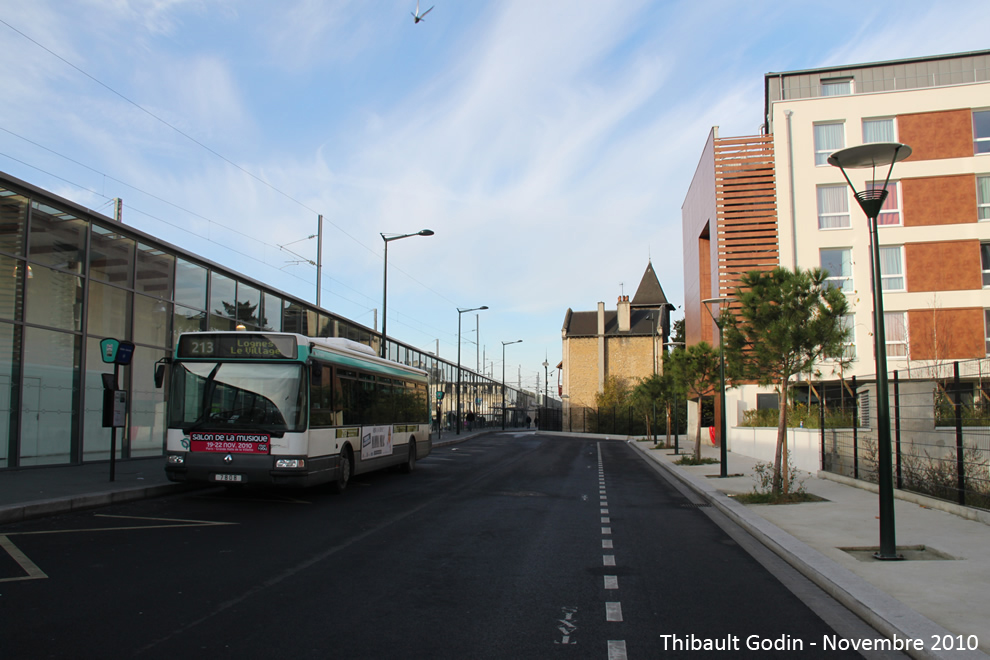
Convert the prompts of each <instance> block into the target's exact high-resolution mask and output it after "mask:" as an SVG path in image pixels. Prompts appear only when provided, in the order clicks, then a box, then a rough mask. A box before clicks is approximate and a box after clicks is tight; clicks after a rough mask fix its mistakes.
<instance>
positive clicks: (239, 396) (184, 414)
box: [169, 361, 306, 434]
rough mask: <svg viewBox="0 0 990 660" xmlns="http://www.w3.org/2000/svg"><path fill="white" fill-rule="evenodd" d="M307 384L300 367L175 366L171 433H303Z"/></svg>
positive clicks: (220, 363)
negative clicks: (176, 431)
mask: <svg viewBox="0 0 990 660" xmlns="http://www.w3.org/2000/svg"><path fill="white" fill-rule="evenodd" d="M304 381H305V379H304V372H303V365H301V364H298V363H295V364H288V363H259V362H250V363H246V362H198V361H197V362H176V363H175V364H174V367H173V371H172V392H171V400H170V402H169V403H170V405H169V411H170V413H169V427H171V428H180V429H183V430H185V431H196V430H200V429H204V430H235V429H237V430H240V429H245V430H248V429H249V430H259V431H260V430H263V431H267V432H269V433H274V434H281V433H284V432H285V431H303V430H305V428H306V406H305V405H304V404H305V398H304V397H305V393H306V390H305V388H304V387H303V386H302V385H303V383H304Z"/></svg>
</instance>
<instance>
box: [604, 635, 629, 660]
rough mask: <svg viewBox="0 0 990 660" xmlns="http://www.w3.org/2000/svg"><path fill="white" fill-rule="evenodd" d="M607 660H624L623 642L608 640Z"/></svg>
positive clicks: (624, 643) (624, 648) (624, 649)
mask: <svg viewBox="0 0 990 660" xmlns="http://www.w3.org/2000/svg"><path fill="white" fill-rule="evenodd" d="M608 660H626V642H625V640H621V639H620V640H611V639H610V640H608Z"/></svg>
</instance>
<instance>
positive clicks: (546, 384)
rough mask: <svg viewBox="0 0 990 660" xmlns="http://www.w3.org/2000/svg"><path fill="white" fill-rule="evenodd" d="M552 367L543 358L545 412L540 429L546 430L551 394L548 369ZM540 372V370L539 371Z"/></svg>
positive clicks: (541, 417) (541, 416)
mask: <svg viewBox="0 0 990 660" xmlns="http://www.w3.org/2000/svg"><path fill="white" fill-rule="evenodd" d="M549 367H550V363H549V362H547V361H546V360H543V414H541V415H540V430H541V431H542V430H544V429H545V428H546V427H547V411H548V410H549V408H548V407H547V397H548V396H549V394H550V372H549V371H547V369H548V368H549ZM537 373H539V372H537Z"/></svg>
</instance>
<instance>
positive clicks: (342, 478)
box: [330, 445, 354, 493]
mask: <svg viewBox="0 0 990 660" xmlns="http://www.w3.org/2000/svg"><path fill="white" fill-rule="evenodd" d="M353 470H354V463H353V459H352V458H351V448H350V446H349V445H346V446H345V447H344V449H343V450H342V451H341V452H340V472H339V473H338V474H337V479H336V481H334V482H332V483H331V484H330V486H331V489H332V490H333V492H335V493H343V492H344V489H346V488H347V484H348V482H350V480H351V472H352V471H353Z"/></svg>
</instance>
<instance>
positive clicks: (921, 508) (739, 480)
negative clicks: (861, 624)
mask: <svg viewBox="0 0 990 660" xmlns="http://www.w3.org/2000/svg"><path fill="white" fill-rule="evenodd" d="M629 444H631V445H633V446H635V447H636V448H637V449H638V450H640V451H641V452H643V453H644V454H645V455H646V456H647V457H648V458H650V459H652V460H653V461H655V462H656V463H657V464H658V465H659V466H660V467H661V468H662V469H665V470H666V471H667V472H668V473H670V474H671V475H673V476H674V477H675V478H677V479H679V480H680V481H681V482H682V483H684V484H685V485H687V486H688V487H689V488H691V489H692V490H693V491H694V492H695V493H697V494H698V495H700V496H701V497H703V498H704V499H706V500H707V501H708V502H710V503H711V504H712V505H713V506H714V507H716V508H717V509H719V510H720V511H721V512H723V513H725V514H726V515H727V516H729V518H731V519H732V520H733V521H735V522H737V523H738V524H740V525H742V526H743V527H744V528H745V529H746V530H747V531H749V532H750V533H751V534H752V535H753V536H755V537H756V538H757V539H758V540H760V541H761V542H762V543H763V544H764V545H766V546H767V547H768V548H770V549H771V550H773V551H774V552H775V553H777V554H778V555H780V556H781V557H782V558H783V559H784V560H785V561H787V562H788V563H789V564H791V565H792V566H794V567H795V568H796V569H797V570H798V571H799V572H801V573H802V574H804V575H805V577H807V578H809V579H810V580H811V581H812V582H815V583H816V584H817V585H818V586H820V587H821V588H823V589H824V590H825V591H826V592H827V593H829V594H830V595H832V596H833V597H834V598H835V599H836V600H838V601H839V602H841V603H842V604H843V605H845V606H846V607H847V608H849V609H850V610H852V611H853V612H855V613H856V614H858V615H859V616H860V617H861V618H863V619H864V620H866V621H867V622H868V623H870V625H872V626H873V627H874V628H876V629H877V630H879V631H881V632H883V633H885V634H886V635H887V636H888V637H890V636H892V635H897V637H899V638H900V639H912V640H921V642H923V644H924V649H925V651H924V653H919V652H917V651H913V652H911V653H910V655H912V656H913V657H920V658H985V657H987V656H986V655H985V653H987V652H988V651H990V615H988V612H990V526H988V525H987V524H985V523H984V522H980V521H977V520H968V519H966V518H963V517H961V516H957V515H954V514H953V513H948V512H946V511H942V510H939V509H938V508H935V507H936V506H938V503H936V502H935V501H932V500H928V498H920V497H914V498H912V499H916V500H918V501H919V502H922V504H919V503H913V502H910V501H906V500H904V499H900V498H897V499H895V504H894V520H895V529H896V538H897V548H898V551H899V552H903V554H905V555H906V556H908V557H909V559H907V560H905V561H878V560H875V559H873V558H872V556H871V552H864V551H860V552H856V553H855V554H856V555H857V556H858V558H857V556H854V554H851V553H850V552H847V551H846V550H843V548H846V549H852V548H859V549H864V548H870V549H871V550H875V549H876V547H877V546H878V544H879V535H880V532H879V519H878V511H879V500H878V496H877V494H876V493H875V492H871V491H870V490H866V489H864V488H859V487H856V486H853V485H849V484H846V483H839V482H837V481H834V480H831V479H828V478H819V477H818V476H813V475H808V474H807V473H802V478H803V479H802V480H803V485H804V489H805V490H806V491H807V492H809V493H812V494H814V495H817V496H819V497H822V498H824V499H825V500H826V501H824V502H807V503H802V504H790V505H776V506H775V505H744V504H742V503H740V502H737V501H735V500H734V499H732V497H730V496H731V495H737V494H743V493H750V492H753V487H754V485H755V484H756V483H757V481H756V478H755V476H754V472H753V466H754V465H755V464H756V463H757V460H756V459H753V458H750V457H748V456H742V455H740V454H734V453H732V452H729V454H728V466H727V470H726V471H727V473H728V474H729V475H730V476H729V477H727V478H725V479H721V478H719V474H720V470H721V466H720V465H719V464H711V465H699V466H680V465H675V464H674V461H677V460H679V459H680V456H675V455H674V454H673V450H672V449H652V448H651V447H652V446H653V445H652V443H646V442H637V441H634V440H630V441H629ZM680 447H681V452H680V453H685V452H687V453H689V454H693V451H694V443H693V442H685V441H684V440H683V439H682V441H681V442H680ZM702 456H704V457H710V458H714V459H718V458H719V448H718V447H713V446H712V445H711V444H709V443H707V442H704V443H703V444H702ZM820 474H821V473H820ZM732 475H740V476H732ZM849 481H850V482H851V480H849ZM912 548H913V549H912ZM902 549H903V550H902ZM910 557H919V559H913V558H910ZM940 557H944V558H940ZM943 635H949V636H950V639H949V640H947V641H951V642H952V643H954V645H955V647H956V648H959V644H960V642H962V643H963V644H965V643H966V642H967V637H969V636H971V635H975V636H976V638H978V640H979V646H980V650H981V651H982V653H981V652H980V651H949V652H944V651H943V652H936V651H934V650H933V647H934V645H935V640H936V637H933V636H937V638H938V639H941V638H942V636H943ZM960 636H961V637H960ZM970 640H972V638H970Z"/></svg>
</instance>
